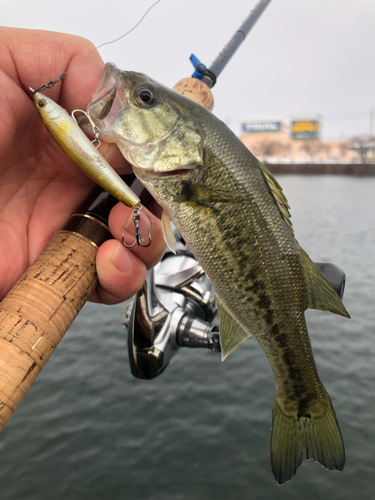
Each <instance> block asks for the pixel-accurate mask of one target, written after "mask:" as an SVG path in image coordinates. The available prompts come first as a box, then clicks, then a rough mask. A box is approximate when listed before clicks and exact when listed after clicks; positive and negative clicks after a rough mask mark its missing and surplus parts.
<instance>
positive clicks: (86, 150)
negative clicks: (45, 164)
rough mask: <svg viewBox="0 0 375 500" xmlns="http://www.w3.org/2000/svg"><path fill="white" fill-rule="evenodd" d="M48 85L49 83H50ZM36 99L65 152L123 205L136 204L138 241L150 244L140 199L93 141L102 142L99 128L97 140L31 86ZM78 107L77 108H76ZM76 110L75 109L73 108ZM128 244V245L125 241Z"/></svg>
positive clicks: (37, 105)
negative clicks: (144, 231)
mask: <svg viewBox="0 0 375 500" xmlns="http://www.w3.org/2000/svg"><path fill="white" fill-rule="evenodd" d="M47 85H48V84H47ZM30 90H31V92H32V93H33V100H34V103H35V106H36V108H37V110H38V111H39V114H40V116H41V118H42V120H43V123H44V125H45V126H46V128H47V130H48V131H49V133H50V134H51V136H52V137H53V139H54V140H55V141H56V142H57V144H58V145H59V146H60V147H61V149H62V150H63V151H64V152H65V153H66V155H67V156H69V158H71V159H72V160H73V161H74V162H75V163H76V164H77V165H78V166H79V167H80V168H81V169H82V170H83V171H84V172H85V174H86V175H87V176H88V177H90V179H92V180H93V181H94V182H96V183H97V184H98V185H99V186H100V187H102V188H103V189H105V190H106V191H107V192H108V193H109V194H111V195H112V196H114V197H115V198H116V199H117V200H119V201H120V202H122V203H123V204H124V205H126V206H128V207H131V208H133V211H134V215H133V220H134V225H135V229H136V239H135V241H134V244H133V245H131V246H134V245H135V244H136V243H137V244H138V245H139V246H143V247H144V246H149V245H151V236H150V237H149V243H148V244H147V245H144V244H142V242H141V235H140V231H139V225H140V209H141V206H142V205H141V200H140V199H139V198H138V196H137V195H136V194H135V193H134V192H133V191H132V190H131V189H130V187H129V186H128V185H127V184H126V183H125V182H124V181H123V180H122V179H121V177H120V176H119V175H118V174H117V173H116V172H115V170H114V169H113V168H112V167H111V165H110V164H109V163H108V162H107V160H106V159H105V158H104V157H103V156H102V155H101V154H100V153H99V151H98V149H97V148H96V147H95V145H94V143H99V144H100V142H99V140H98V137H99V133H100V130H99V129H98V128H97V127H95V125H94V124H93V123H92V122H91V120H90V117H89V116H88V115H87V114H86V113H85V114H86V116H88V119H89V120H90V123H91V124H92V126H93V130H94V133H95V140H94V143H93V142H91V141H90V139H89V138H88V137H87V136H86V135H85V133H84V132H83V131H82V130H81V129H80V127H79V126H78V124H77V122H76V120H75V118H74V117H72V116H70V115H69V114H68V113H67V111H65V109H64V108H62V107H61V106H60V105H59V104H57V103H56V102H54V101H53V100H52V99H50V98H49V97H47V96H45V95H43V94H41V93H40V92H36V91H34V90H33V89H31V88H30ZM75 111H77V110H75ZM73 113H74V112H73ZM122 239H123V243H124V245H125V246H128V245H126V244H125V242H124V237H123V238H122Z"/></svg>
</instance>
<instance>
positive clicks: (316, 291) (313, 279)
mask: <svg viewBox="0 0 375 500" xmlns="http://www.w3.org/2000/svg"><path fill="white" fill-rule="evenodd" d="M300 256H301V262H302V267H303V272H304V275H305V280H306V286H307V297H308V298H307V307H306V309H320V310H321V311H328V312H331V313H334V314H338V315H339V316H344V317H345V318H350V315H349V313H348V311H347V310H346V309H345V306H344V304H343V303H342V302H341V299H340V298H339V296H338V295H337V293H336V291H335V290H334V289H333V287H332V285H331V283H330V282H329V281H328V280H327V278H326V277H325V276H324V274H323V273H322V271H321V270H320V269H319V268H318V267H317V266H316V265H315V264H314V262H312V260H311V259H310V257H309V256H308V255H307V253H306V252H305V251H304V250H303V249H302V248H301V247H300Z"/></svg>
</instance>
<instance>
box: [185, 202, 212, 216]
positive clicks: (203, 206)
mask: <svg viewBox="0 0 375 500" xmlns="http://www.w3.org/2000/svg"><path fill="white" fill-rule="evenodd" d="M182 203H185V205H189V207H192V208H195V210H199V211H200V212H203V213H204V214H207V215H211V216H212V217H217V216H218V215H219V214H220V210H219V209H218V208H216V207H214V206H213V205H211V204H210V203H207V202H204V201H200V200H193V199H190V200H186V201H183V202H182Z"/></svg>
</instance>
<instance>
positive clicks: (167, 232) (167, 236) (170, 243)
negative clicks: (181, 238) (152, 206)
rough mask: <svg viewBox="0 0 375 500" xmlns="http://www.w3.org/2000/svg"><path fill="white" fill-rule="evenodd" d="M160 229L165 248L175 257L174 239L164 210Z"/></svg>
mask: <svg viewBox="0 0 375 500" xmlns="http://www.w3.org/2000/svg"><path fill="white" fill-rule="evenodd" d="M161 227H162V229H163V236H164V241H165V243H166V244H167V247H168V248H169V250H170V251H171V252H172V253H174V254H175V255H176V237H175V235H174V234H173V231H172V228H171V219H170V217H169V215H168V214H166V213H165V211H164V210H163V213H162V216H161Z"/></svg>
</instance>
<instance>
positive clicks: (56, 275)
mask: <svg viewBox="0 0 375 500" xmlns="http://www.w3.org/2000/svg"><path fill="white" fill-rule="evenodd" d="M88 223H89V224H91V225H95V224H100V225H101V227H100V229H101V232H102V236H103V233H104V235H105V239H107V234H106V233H105V231H104V230H103V229H104V228H103V227H102V226H103V224H102V223H99V222H96V221H88ZM83 232H85V231H83ZM107 233H108V237H109V232H108V231H107ZM102 240H103V238H102ZM97 243H100V241H98V242H97ZM97 250H98V245H97V244H96V243H95V242H94V241H92V240H91V239H90V238H88V237H86V236H85V235H84V234H80V233H78V232H75V231H71V230H66V231H64V230H63V231H61V232H59V233H58V234H56V235H55V236H54V237H53V238H52V239H51V241H50V242H49V243H48V245H47V247H46V248H45V249H44V250H43V252H42V253H41V254H40V255H39V257H38V258H37V259H36V260H35V261H34V262H33V264H31V266H30V267H29V268H28V269H27V271H26V272H25V274H24V275H23V276H22V277H21V279H20V280H19V281H18V282H17V284H16V285H15V286H14V287H13V289H12V290H11V291H10V292H9V293H8V295H7V296H6V297H5V298H4V300H3V301H2V302H1V303H0V430H2V429H3V427H4V426H5V424H6V423H7V421H8V420H9V418H10V417H11V415H12V414H13V412H14V410H15V409H16V408H17V406H18V405H19V403H20V402H21V400H22V398H23V397H24V395H25V394H26V392H27V391H28V390H29V388H30V387H31V385H32V383H33V382H34V380H35V379H36V377H37V375H38V374H39V373H40V371H41V370H42V368H43V367H44V365H45V364H46V362H47V360H48V359H49V357H50V356H51V354H52V353H53V351H54V350H55V348H56V346H57V345H58V343H59V342H60V340H61V339H62V337H63V336H64V334H65V332H66V331H67V330H68V328H69V326H70V325H71V324H72V322H73V320H74V318H75V317H76V316H77V314H78V313H79V311H80V310H81V308H82V306H83V305H84V303H85V302H86V300H87V299H88V297H89V296H90V294H91V293H92V292H93V290H94V289H95V287H96V284H97V277H96V266H95V259H96V254H97Z"/></svg>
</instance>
